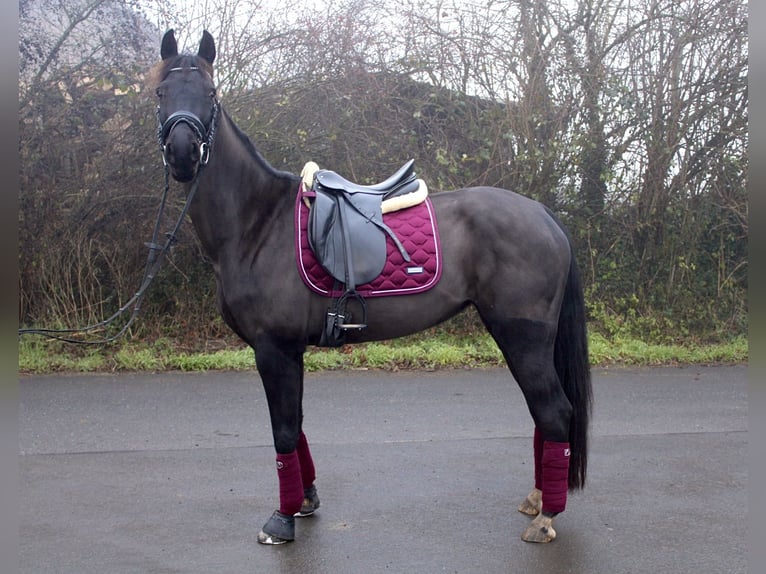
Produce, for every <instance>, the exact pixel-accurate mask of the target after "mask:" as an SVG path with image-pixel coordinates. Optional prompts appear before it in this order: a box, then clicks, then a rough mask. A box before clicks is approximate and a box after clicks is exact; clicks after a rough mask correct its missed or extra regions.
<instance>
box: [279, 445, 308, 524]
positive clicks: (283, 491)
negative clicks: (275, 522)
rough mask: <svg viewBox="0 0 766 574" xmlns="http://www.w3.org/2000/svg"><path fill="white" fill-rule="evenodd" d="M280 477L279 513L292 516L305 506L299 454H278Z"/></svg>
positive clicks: (294, 452)
mask: <svg viewBox="0 0 766 574" xmlns="http://www.w3.org/2000/svg"><path fill="white" fill-rule="evenodd" d="M277 476H278V477H279V512H281V513H282V514H285V515H287V516H292V515H293V514H295V513H296V512H298V511H299V510H300V509H301V505H302V504H303V481H302V480H301V465H300V462H299V460H298V453H297V452H296V451H293V452H291V453H289V454H277Z"/></svg>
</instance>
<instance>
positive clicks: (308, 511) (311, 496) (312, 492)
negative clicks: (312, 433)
mask: <svg viewBox="0 0 766 574" xmlns="http://www.w3.org/2000/svg"><path fill="white" fill-rule="evenodd" d="M297 451H298V461H299V462H300V465H301V483H302V484H303V504H301V509H300V510H299V511H298V512H297V513H296V514H295V516H311V515H312V514H314V512H316V510H317V508H319V496H318V495H317V489H316V486H314V480H316V470H315V468H314V459H313V458H312V457H311V450H310V449H309V443H308V441H307V440H306V435H305V434H304V433H303V431H301V433H300V435H299V436H298V447H297Z"/></svg>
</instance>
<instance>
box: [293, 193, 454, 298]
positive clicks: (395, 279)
mask: <svg viewBox="0 0 766 574" xmlns="http://www.w3.org/2000/svg"><path fill="white" fill-rule="evenodd" d="M308 218H309V208H308V207H307V206H306V204H305V202H304V201H303V185H301V188H300V190H299V192H298V196H297V200H296V203H295V251H296V260H297V263H298V271H299V273H300V276H301V279H303V282H304V283H305V284H306V286H308V287H309V289H311V290H312V291H314V292H316V293H319V294H320V295H325V296H327V297H340V296H341V295H343V292H344V291H343V286H342V285H338V284H336V282H335V280H334V279H333V278H332V276H331V275H330V274H329V273H327V272H326V271H325V270H324V269H323V268H322V266H321V265H320V264H319V262H318V261H317V259H316V257H314V253H313V251H312V250H311V247H310V246H309V240H308V233H307V231H306V230H307V226H308ZM383 221H384V223H385V224H386V225H388V226H389V227H390V228H391V229H392V230H393V231H394V233H395V234H396V236H397V237H398V238H399V241H401V242H402V244H403V245H404V248H405V249H406V250H407V253H409V254H410V261H409V262H407V261H405V260H404V258H403V257H402V255H401V253H399V250H398V249H397V248H396V246H395V245H394V243H393V241H391V239H390V238H389V237H386V265H385V267H384V268H383V272H382V273H381V274H380V275H378V277H376V278H375V279H373V280H372V281H370V282H369V283H365V284H363V285H357V288H356V291H357V293H359V294H360V295H361V296H363V297H384V296H390V295H413V294H415V293H422V292H423V291H427V290H428V289H430V288H431V287H433V286H434V285H436V284H437V283H438V282H439V278H440V277H441V273H442V254H441V248H440V244H439V230H438V228H437V226H436V215H435V214H434V210H433V206H432V205H431V200H430V199H426V200H425V201H424V202H423V203H421V204H419V205H415V206H413V207H408V208H407V209H402V210H400V211H395V212H393V213H387V214H385V215H384V216H383Z"/></svg>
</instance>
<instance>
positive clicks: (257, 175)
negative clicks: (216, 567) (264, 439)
mask: <svg viewBox="0 0 766 574" xmlns="http://www.w3.org/2000/svg"><path fill="white" fill-rule="evenodd" d="M215 55H216V51H215V42H214V40H213V38H212V36H211V35H210V34H209V33H208V32H207V31H205V32H204V33H203V36H202V40H201V42H200V44H199V50H198V53H197V54H196V55H195V54H179V53H178V47H177V43H176V39H175V37H174V34H173V30H169V31H168V32H167V33H166V34H165V35H164V37H163V39H162V46H161V56H162V61H161V62H160V63H158V64H157V65H156V66H155V67H154V68H153V69H152V71H151V78H152V83H153V85H154V86H155V87H156V93H157V96H158V98H159V105H158V120H159V124H160V125H159V139H160V145H161V147H162V152H163V158H164V161H165V162H166V165H167V166H168V168H169V170H170V173H171V175H172V176H173V178H174V179H175V180H176V181H178V182H181V184H182V186H183V188H184V190H185V191H186V193H187V194H194V196H193V198H192V200H191V202H190V207H189V215H190V217H191V220H192V223H193V225H194V228H195V231H196V233H197V235H198V236H199V239H200V241H201V243H202V245H203V247H204V250H205V251H206V253H207V255H208V256H209V258H210V260H211V261H212V266H213V270H214V272H215V277H216V281H217V291H218V303H219V307H220V312H221V314H222V316H223V318H224V320H225V321H226V323H227V324H228V325H229V327H231V329H233V330H234V331H235V332H236V333H237V335H238V336H239V337H241V338H242V339H243V340H244V341H245V342H246V343H248V344H249V345H250V346H251V347H252V348H253V349H254V350H255V360H256V366H257V368H258V372H259V374H260V377H261V379H262V381H263V386H264V388H265V392H266V396H267V400H268V405H269V413H270V416H271V427H272V432H273V437H274V446H275V449H276V453H277V454H276V457H277V469H278V477H279V509H278V510H276V511H275V512H274V513H273V514H272V516H271V517H270V518H269V520H268V521H267V522H266V524H265V525H264V527H263V529H262V531H261V532H260V533H259V536H258V540H259V541H260V542H262V543H264V544H279V543H283V542H287V541H290V540H293V539H294V537H295V519H294V516H306V515H309V514H312V513H313V512H314V511H315V510H316V509H317V508H318V507H319V498H318V496H317V493H316V488H315V486H314V480H315V471H314V464H313V461H312V458H311V453H310V451H309V446H308V442H307V440H306V435H305V434H304V433H303V407H302V398H303V354H304V351H305V350H306V347H307V346H308V345H317V344H319V341H320V339H321V337H322V333H323V329H324V328H325V323H326V319H327V308H328V299H327V298H326V297H323V296H322V295H319V294H316V293H314V292H312V291H311V290H310V289H308V288H307V287H306V286H305V285H304V283H303V282H302V281H301V278H300V277H299V272H298V266H297V265H296V256H295V246H294V240H295V216H294V214H295V208H296V197H297V193H298V191H299V188H300V184H301V178H300V177H298V176H297V175H293V174H290V173H286V172H283V171H278V170H276V169H274V168H273V167H272V166H271V165H269V163H268V162H267V161H266V160H265V159H264V158H263V157H262V156H261V155H260V153H259V152H258V151H257V149H256V148H255V146H254V145H253V143H252V142H251V140H250V139H249V138H248V137H247V136H246V135H245V134H244V133H243V132H242V131H241V130H240V129H239V128H238V127H237V126H236V125H235V124H234V122H233V121H232V119H231V117H230V116H229V115H228V114H227V113H226V111H225V110H224V109H223V107H221V105H220V103H219V101H218V98H217V95H216V87H215V83H214V80H213V66H212V64H213V61H214V59H215ZM431 201H432V206H433V211H434V212H435V214H436V220H437V221H438V224H439V229H440V238H441V252H442V255H443V266H442V274H441V278H440V280H439V281H438V283H437V284H436V285H435V286H434V287H433V288H431V289H430V290H428V291H427V292H424V293H420V294H416V295H404V296H391V297H377V298H369V299H368V300H367V301H366V305H367V313H368V315H367V316H368V317H369V320H368V324H367V326H366V328H365V329H360V330H352V331H349V332H348V333H347V341H346V342H348V343H355V342H362V341H372V340H383V339H391V338H396V337H402V336H404V335H407V334H411V333H415V332H418V331H421V330H423V329H426V328H428V327H430V326H433V325H436V324H437V323H439V322H441V321H444V320H446V319H448V318H449V317H452V316H453V315H455V314H456V313H458V312H460V311H461V310H463V309H465V308H466V307H468V306H469V305H473V306H474V307H475V308H476V309H477V311H478V313H479V316H480V317H481V320H482V321H483V323H484V325H485V326H486V328H487V330H488V331H489V333H490V334H491V335H492V337H493V338H494V340H495V341H496V342H497V345H498V346H499V347H500V349H501V351H502V353H503V356H504V358H505V360H506V362H507V363H508V366H509V367H510V370H511V373H512V374H513V377H514V378H515V380H516V381H517V382H518V384H519V386H520V387H521V390H522V392H523V394H524V398H525V400H526V402H527V405H528V408H529V411H530V414H531V416H532V419H533V420H534V424H535V430H534V440H533V447H534V459H535V488H534V489H533V490H532V491H531V492H530V494H529V495H528V496H527V498H526V499H525V500H524V501H523V502H522V504H521V506H520V507H519V510H520V511H521V512H524V513H526V514H529V515H531V516H535V518H534V520H532V522H531V523H530V525H529V527H528V528H527V529H526V530H525V532H524V533H523V534H522V538H523V539H524V540H527V541H534V542H548V541H550V540H553V538H554V537H555V535H556V533H555V531H554V530H553V528H552V519H553V517H554V516H555V515H556V514H558V513H559V512H562V511H563V510H564V508H565V505H566V497H567V492H568V490H571V489H576V488H581V487H582V486H583V485H584V482H585V474H586V466H587V434H588V419H589V412H590V407H591V401H592V399H591V383H590V369H589V364H588V350H587V340H586V325H585V309H584V302H583V293H582V287H581V283H580V278H579V273H578V269H577V266H576V263H575V258H574V255H573V251H572V245H571V242H570V240H569V238H568V236H567V233H566V231H565V230H564V228H563V227H562V225H561V223H559V222H558V221H557V219H556V218H555V217H554V216H553V214H552V213H551V212H550V211H549V210H548V209H547V208H546V207H544V206H543V205H541V204H540V203H537V202H535V201H533V200H531V199H528V198H525V197H523V196H521V195H518V194H516V193H513V192H511V191H507V190H503V189H497V188H491V187H474V188H466V189H458V190H455V191H449V192H442V193H437V194H434V195H433V198H432V200H431Z"/></svg>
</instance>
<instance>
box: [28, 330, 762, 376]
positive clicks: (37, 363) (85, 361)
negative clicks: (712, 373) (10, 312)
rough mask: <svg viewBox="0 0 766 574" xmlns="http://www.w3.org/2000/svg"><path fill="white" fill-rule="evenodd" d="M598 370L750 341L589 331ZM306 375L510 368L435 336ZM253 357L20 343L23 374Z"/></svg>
mask: <svg viewBox="0 0 766 574" xmlns="http://www.w3.org/2000/svg"><path fill="white" fill-rule="evenodd" d="M590 360H591V364H592V365H593V366H606V365H619V364H623V365H637V366H638V365H679V364H699V363H702V364H716V363H743V362H747V360H748V341H747V338H746V337H744V336H740V337H736V338H734V339H732V340H731V341H728V342H725V343H716V344H699V343H684V344H674V345H671V344H650V343H646V342H643V341H639V340H635V339H631V338H623V337H621V338H612V339H607V338H606V337H604V336H602V335H600V334H598V333H593V332H591V334H590ZM304 364H305V368H306V371H307V372H313V371H324V370H333V369H349V368H351V369H364V368H369V369H382V370H389V371H396V370H403V369H425V370H435V369H453V368H466V367H472V368H490V367H498V366H502V365H504V362H503V358H502V355H501V354H500V351H499V350H498V348H497V346H496V345H495V344H494V342H493V341H492V339H491V338H490V337H489V335H485V334H481V335H472V336H456V335H450V334H441V335H439V336H437V337H424V336H423V335H419V336H418V335H416V336H413V337H407V338H403V339H398V340H396V341H388V342H385V343H365V344H361V345H349V346H345V347H341V348H339V349H315V348H310V349H309V351H308V352H307V353H306V356H305V360H304ZM253 369H255V361H254V359H253V352H252V350H251V349H250V348H249V347H246V346H244V345H242V344H234V343H232V344H227V345H226V346H225V348H222V349H217V350H207V351H205V350H202V351H188V350H184V349H183V348H182V347H180V346H178V345H175V344H173V343H172V342H171V341H169V340H166V339H163V340H160V341H156V342H154V343H151V344H148V343H144V342H136V341H127V342H122V344H121V345H119V346H108V347H87V348H84V349H83V348H80V347H76V346H73V345H70V344H65V343H59V342H55V341H46V340H42V339H32V338H23V339H20V341H19V372H20V373H27V374H46V373H54V372H91V373H92V372H129V371H166V370H178V371H214V370H237V371H243V370H253Z"/></svg>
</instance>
